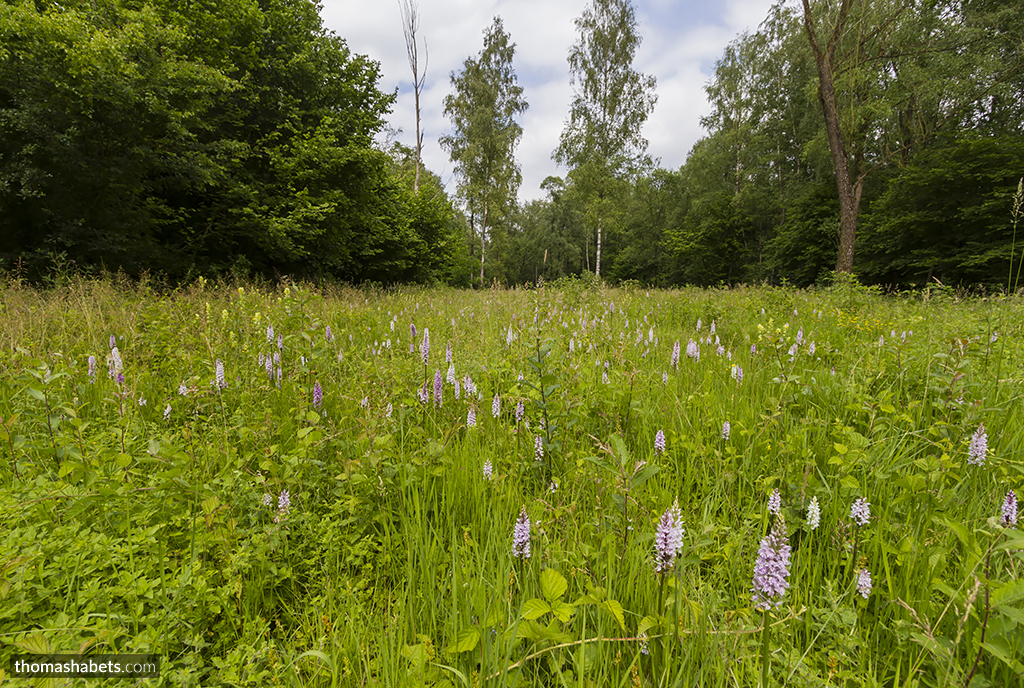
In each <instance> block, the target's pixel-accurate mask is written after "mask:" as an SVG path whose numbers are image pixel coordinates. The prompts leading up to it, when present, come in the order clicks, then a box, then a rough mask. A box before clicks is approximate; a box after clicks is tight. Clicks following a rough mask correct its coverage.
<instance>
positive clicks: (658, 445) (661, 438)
mask: <svg viewBox="0 0 1024 688" xmlns="http://www.w3.org/2000/svg"><path fill="white" fill-rule="evenodd" d="M654 453H655V454H658V455H661V454H664V453H665V431H664V430H659V431H658V432H657V434H655V435H654Z"/></svg>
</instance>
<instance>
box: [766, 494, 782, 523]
mask: <svg viewBox="0 0 1024 688" xmlns="http://www.w3.org/2000/svg"><path fill="white" fill-rule="evenodd" d="M781 511H782V495H780V494H779V488H777V487H776V488H775V489H774V490H772V494H771V496H770V497H768V513H770V514H775V515H776V516H778V515H779V513H780V512H781Z"/></svg>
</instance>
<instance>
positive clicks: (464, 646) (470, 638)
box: [445, 626, 480, 654]
mask: <svg viewBox="0 0 1024 688" xmlns="http://www.w3.org/2000/svg"><path fill="white" fill-rule="evenodd" d="M479 642H480V629H479V628H477V627H476V626H469V627H468V628H463V629H462V630H461V631H459V632H458V633H457V634H456V635H455V642H454V643H452V644H451V645H449V646H448V647H446V648H445V652H447V653H448V654H458V653H460V652H472V651H473V650H474V649H476V646H477V643H479Z"/></svg>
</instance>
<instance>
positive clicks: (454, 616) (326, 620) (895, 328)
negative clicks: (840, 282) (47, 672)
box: [0, 280, 1024, 688]
mask: <svg viewBox="0 0 1024 688" xmlns="http://www.w3.org/2000/svg"><path fill="white" fill-rule="evenodd" d="M0 308H2V310H0V520H2V525H3V531H2V532H3V534H2V535H0V543H2V544H0V662H2V664H0V672H8V674H9V672H10V661H11V658H12V657H13V656H14V655H15V654H18V653H24V652H58V651H59V652H96V653H112V652H121V653H149V652H152V653H158V654H159V655H160V656H161V657H162V666H161V674H162V675H161V678H160V679H159V680H158V681H157V680H153V681H150V683H158V684H160V685H168V686H184V685H195V686H199V685H203V686H212V685H237V686H242V685H246V686H293V685H295V686H298V685H302V686H364V685H365V686H421V685H427V686H517V685H521V686H597V687H604V686H756V685H758V684H760V683H762V682H765V683H767V685H772V686H781V685H789V686H973V687H975V688H977V687H980V686H990V685H991V686H1014V685H1022V684H1024V653H1021V651H1020V648H1021V647H1024V578H1022V576H1021V572H1022V569H1024V553H1022V550H1024V534H1022V532H1021V530H1019V529H1018V528H1016V527H1013V526H1012V525H1011V524H1012V522H1013V520H1014V519H1015V518H1016V517H1015V515H1013V513H1012V509H1011V506H1012V505H1011V502H1012V499H1011V496H1012V495H1011V494H1010V492H1011V490H1012V491H1014V493H1015V494H1016V495H1024V403H1021V402H1022V398H1024V345H1022V341H1024V338H1022V335H1024V325H1022V324H1024V302H1022V301H1021V300H1020V299H1013V298H1006V299H1003V298H988V299H973V300H958V299H956V298H955V295H953V294H951V293H950V292H949V291H947V290H942V291H936V292H931V293H929V294H918V295H908V296H905V297H899V298H896V297H883V296H879V295H877V294H873V293H870V292H869V291H867V290H864V289H862V288H859V287H857V286H855V285H845V286H841V287H837V288H833V289H830V290H819V291H794V290H786V289H772V288H750V289H732V290H717V291H706V290H704V291H702V290H681V291H671V292H665V291H653V290H652V291H647V290H644V289H638V288H629V289H605V288H594V287H588V286H586V285H584V284H581V283H567V284H564V285H560V286H559V287H557V288H553V287H547V288H541V289H534V290H514V291H499V290H494V291H478V292H461V291H449V290H396V291H386V292H380V291H360V290H354V289H338V290H334V291H326V292H321V291H316V290H313V289H312V288H309V287H302V286H298V285H292V286H290V287H287V288H285V287H281V288H272V289H271V288H269V287H263V288H257V287H255V286H252V285H243V286H241V287H239V286H237V285H233V286H230V287H227V286H217V287H215V286H212V285H210V284H207V283H205V282H203V281H199V282H197V283H195V284H193V285H192V286H190V287H188V288H185V289H181V290H179V291H176V292H174V293H169V294H159V293H153V292H151V291H150V290H148V289H147V288H146V287H145V285H141V286H139V285H135V286H127V285H123V284H120V283H118V282H116V281H109V280H108V281H95V282H94V281H77V280H72V281H71V282H70V283H68V284H66V285H65V286H63V287H61V288H58V289H53V290H50V291H45V292H37V291H33V290H30V289H28V288H25V287H23V286H20V285H19V284H17V283H8V284H5V285H3V286H0ZM428 342H429V346H428V345H427V344H428ZM674 351H678V354H675V353H674ZM677 358H678V360H676V359H677ZM776 490H777V491H778V492H777V496H775V497H773V493H774V492H775V491H776ZM776 500H777V502H776ZM858 500H864V502H866V503H867V505H869V506H866V507H865V505H864V504H863V503H860V504H859V505H858V506H857V507H856V508H855V506H854V505H855V503H857V502H858ZM812 501H814V502H815V503H816V505H817V507H818V510H819V512H820V516H818V517H817V518H815V517H814V515H813V514H810V515H809V513H808V509H809V507H810V506H811V503H812ZM676 503H677V507H673V505H674V504H676ZM812 511H813V510H812ZM527 521H528V523H527ZM815 521H818V523H815ZM680 528H681V530H682V532H681V533H680ZM514 536H515V537H514ZM527 552H528V554H529V556H526V554H527ZM759 559H760V561H759ZM755 566H756V568H757V570H758V572H759V573H758V576H757V580H756V581H755V575H754V574H755ZM868 579H870V582H869V580H868ZM755 598H756V599H755ZM758 601H760V602H761V604H758ZM764 607H767V609H764ZM27 683H28V682H27V681H26V684H27ZM62 684H63V682H62V681H61V680H54V681H52V685H62ZM147 685H148V684H147Z"/></svg>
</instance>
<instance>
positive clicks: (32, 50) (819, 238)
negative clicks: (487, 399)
mask: <svg viewBox="0 0 1024 688" xmlns="http://www.w3.org/2000/svg"><path fill="white" fill-rule="evenodd" d="M576 27H577V30H578V36H579V38H578V42H577V43H576V44H575V45H573V46H571V47H569V50H568V54H569V60H568V71H567V74H568V78H569V79H570V80H571V81H572V83H573V84H574V89H575V94H576V96H575V99H574V101H573V103H572V106H571V111H570V112H569V113H568V117H567V120H566V127H565V130H564V131H563V133H562V137H561V139H560V142H559V146H558V148H557V149H556V150H555V151H553V157H554V158H555V159H556V160H557V161H558V162H559V164H560V165H561V166H562V167H563V168H564V169H565V170H566V173H565V175H564V176H561V177H549V178H548V179H547V180H545V182H544V185H543V189H544V191H545V193H546V197H545V198H544V200H538V201H532V202H529V203H525V204H521V203H519V202H518V201H517V200H516V199H517V194H518V191H519V185H520V183H521V175H520V171H519V166H518V164H517V162H516V159H515V150H516V146H517V144H518V141H519V139H520V137H521V136H522V129H521V127H520V125H519V123H518V118H519V117H521V115H522V113H523V112H524V111H525V110H526V108H527V107H528V103H527V97H528V95H529V94H528V93H524V91H523V89H522V87H520V86H519V85H518V84H517V81H516V76H515V69H514V59H515V42H514V40H515V37H514V36H509V35H508V34H507V33H506V32H505V30H504V27H503V25H502V22H501V19H500V18H495V21H494V24H493V25H492V26H491V27H490V28H489V29H488V30H487V31H486V32H485V34H484V41H483V46H482V49H481V50H480V52H479V53H478V54H477V55H475V56H470V57H468V58H467V60H466V62H465V68H464V69H463V70H462V71H461V72H459V73H453V74H452V75H451V81H452V93H451V95H449V96H448V97H447V98H446V99H445V113H446V115H448V116H449V118H450V119H451V122H452V131H451V133H450V134H448V135H446V136H445V137H442V145H443V146H444V147H445V148H446V150H448V151H449V153H450V154H451V159H452V162H453V164H454V167H455V170H456V171H457V173H458V184H457V188H454V189H447V190H446V189H445V187H444V185H443V184H442V183H441V180H440V179H439V177H438V176H437V175H436V174H435V173H433V172H431V171H430V170H427V169H422V170H421V169H420V168H421V165H420V160H419V151H418V147H417V148H408V147H405V146H402V145H400V144H397V143H394V142H393V141H389V140H388V139H387V137H385V136H384V134H385V132H386V129H387V124H386V117H387V115H388V113H389V112H390V110H391V108H392V106H393V104H394V102H395V99H396V98H397V97H399V96H398V94H395V93H390V94H389V93H384V92H382V91H381V90H380V88H379V79H380V76H381V74H380V67H379V63H378V62H376V61H375V60H374V56H372V55H369V56H363V55H356V54H353V53H352V52H351V51H350V50H349V48H348V46H347V44H346V42H345V37H344V36H339V35H336V34H335V33H333V32H331V31H330V30H328V29H326V28H325V26H324V24H323V22H322V20H321V17H320V13H319V7H318V5H317V4H315V3H314V2H311V1H309V0H229V1H228V2H227V3H216V4H215V3H208V2H207V3H203V2H194V1H192V0H144V1H142V0H104V1H102V2H89V3H85V2H77V1H72V2H64V3H54V2H49V1H47V0H35V1H28V2H26V1H22V0H18V1H11V0H5V1H4V2H0V269H2V270H3V271H5V272H8V273H10V274H15V275H18V276H20V277H25V278H28V279H29V280H35V281H38V280H42V281H45V280H46V279H47V278H48V277H47V276H48V275H53V274H54V272H55V271H60V270H69V269H70V270H74V271H76V272H79V273H83V274H99V273H104V272H115V271H121V272H124V273H126V274H127V275H129V276H139V275H142V274H147V275H150V276H154V277H157V278H160V279H162V280H164V281H166V282H168V283H180V282H182V281H187V280H190V279H194V278H195V277H197V276H200V275H203V276H207V277H217V276H225V275H233V276H237V277H243V278H252V277H257V278H275V277H281V276H290V277H294V278H299V279H312V280H327V281H336V282H346V283H367V282H370V283H379V284H385V285H387V284H395V283H426V284H440V283H444V284H450V285H453V286H470V285H477V286H484V285H492V284H504V285H515V284H524V283H535V282H538V281H540V280H545V281H553V280H557V279H559V278H564V277H580V276H585V275H588V274H590V275H596V276H598V277H600V279H602V280H607V281H609V282H611V283H621V282H625V281H636V282H638V283H641V284H647V285H652V286H659V287H671V286H678V285H698V286H708V285H730V284H739V283H747V284H750V283H767V284H791V285H796V286H806V285H811V284H815V283H821V282H826V281H828V280H829V279H831V275H832V273H833V271H840V272H852V273H854V274H855V275H856V276H857V278H858V279H859V280H861V281H862V282H864V283H868V284H880V285H883V286H885V287H888V288H908V287H914V286H920V285H923V284H926V283H935V282H936V281H938V282H940V283H942V284H947V285H971V286H973V285H981V286H984V287H986V288H992V289H1007V290H1014V289H1016V288H1017V287H1018V286H1019V283H1018V280H1019V276H1020V266H1021V264H1022V257H1024V251H1022V250H1021V245H1020V244H1021V243H1022V242H1018V241H1017V229H1018V224H1019V223H1018V217H1019V214H1020V212H1021V210H1020V201H1021V179H1022V177H1024V69H1022V67H1024V11H1022V7H1021V2H1020V1H1019V0H1010V1H1007V0H967V1H965V2H954V1H952V0H932V1H930V2H921V1H918V0H827V1H821V0H803V1H802V2H801V3H792V2H789V3H787V2H780V3H778V4H777V5H775V6H774V7H773V8H772V10H771V11H770V12H769V14H768V16H767V17H765V18H764V20H763V22H761V24H760V26H759V28H758V30H757V31H756V32H754V33H747V34H742V35H739V36H737V37H736V38H735V40H734V41H733V42H732V43H730V44H729V45H728V46H727V47H726V48H725V50H724V52H723V54H722V56H721V58H720V59H719V60H718V62H717V64H716V67H715V71H714V75H713V77H712V78H711V79H710V81H709V82H708V83H707V86H706V95H707V97H708V99H709V101H710V103H711V112H710V114H709V115H708V116H707V117H705V118H704V119H703V120H702V122H701V123H702V125H703V126H704V128H705V129H706V131H707V135H706V136H705V137H704V138H703V139H701V140H700V141H698V142H697V143H696V144H695V145H694V147H693V149H692V150H691V152H690V154H689V156H688V158H687V160H686V162H685V164H684V165H683V166H682V167H680V168H679V169H674V170H670V169H662V168H661V167H660V165H659V161H658V160H656V159H652V157H651V156H650V155H649V153H648V151H647V142H646V140H644V138H643V136H642V133H641V130H642V125H643V123H644V121H645V120H646V117H647V115H648V114H649V113H650V112H651V111H652V110H653V108H654V107H655V104H656V101H657V85H656V83H655V80H654V78H653V77H650V76H646V75H643V74H639V73H637V72H636V71H635V70H634V69H633V66H632V62H633V57H634V55H635V51H636V47H637V45H638V44H639V42H640V40H641V38H642V37H641V36H640V35H639V29H638V27H637V23H636V19H635V13H634V9H633V7H632V4H631V3H630V2H629V1H628V0H593V2H592V4H591V5H590V6H588V8H587V9H586V10H585V11H584V12H583V14H582V15H581V16H580V17H578V18H577V20H576ZM407 39H408V35H407ZM413 40H414V45H415V40H416V37H415V36H413ZM407 42H408V41H407ZM597 74H604V75H611V78H608V79H604V80H603V81H601V83H600V84H598V81H597V80H596V79H595V75H597ZM402 97H404V96H402ZM417 97H418V93H417ZM417 138H418V139H419V138H420V134H419V133H417ZM386 140H388V142H387V143H382V142H383V141H386Z"/></svg>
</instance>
